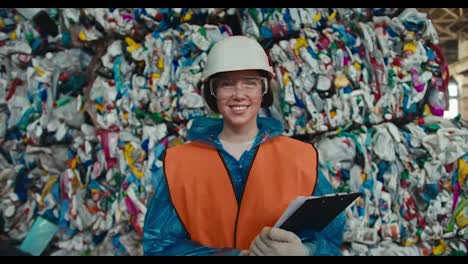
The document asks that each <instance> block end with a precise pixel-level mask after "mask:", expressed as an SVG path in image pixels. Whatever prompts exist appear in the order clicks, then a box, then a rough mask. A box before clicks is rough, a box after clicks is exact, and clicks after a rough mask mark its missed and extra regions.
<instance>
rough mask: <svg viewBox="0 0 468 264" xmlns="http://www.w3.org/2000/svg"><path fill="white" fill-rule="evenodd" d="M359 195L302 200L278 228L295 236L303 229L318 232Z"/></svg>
mask: <svg viewBox="0 0 468 264" xmlns="http://www.w3.org/2000/svg"><path fill="white" fill-rule="evenodd" d="M360 195H361V193H359V192H355V193H337V194H328V195H323V196H315V197H314V196H310V197H307V199H305V198H303V199H304V201H303V203H302V205H300V206H299V208H297V209H296V210H295V211H294V212H293V213H292V214H291V215H290V216H289V217H288V218H287V219H286V220H285V221H284V222H283V223H282V224H279V228H281V229H285V230H287V231H291V232H294V233H295V234H298V232H300V231H301V230H304V229H314V230H317V231H320V230H322V229H323V228H324V227H325V226H327V225H328V224H329V223H330V222H331V221H333V219H335V218H336V217H337V216H338V215H339V214H340V213H341V212H342V211H344V210H345V209H346V208H347V207H348V206H349V205H350V204H351V203H352V202H353V201H354V200H356V199H357V198H358V197H359V196H360ZM277 224H278V223H277Z"/></svg>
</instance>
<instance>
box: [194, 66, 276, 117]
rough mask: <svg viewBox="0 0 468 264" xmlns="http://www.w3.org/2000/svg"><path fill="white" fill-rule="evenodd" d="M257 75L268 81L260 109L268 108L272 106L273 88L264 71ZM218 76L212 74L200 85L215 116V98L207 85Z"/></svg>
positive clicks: (216, 107) (216, 109) (216, 106)
mask: <svg viewBox="0 0 468 264" xmlns="http://www.w3.org/2000/svg"><path fill="white" fill-rule="evenodd" d="M259 73H260V76H262V77H266V78H267V79H268V92H267V93H266V94H265V95H264V96H263V98H262V104H261V107H264V108H268V107H270V106H271V105H272V104H273V87H272V85H271V77H270V75H269V74H268V73H267V72H265V71H261V70H260V71H259ZM220 74H221V73H217V74H214V75H212V76H210V77H209V78H208V79H207V80H206V81H205V82H203V83H201V85H202V89H203V91H202V93H203V98H204V99H205V101H206V103H207V104H208V107H209V108H210V109H211V111H213V112H215V113H217V114H219V110H218V105H217V103H216V98H215V97H214V96H213V95H212V94H211V92H210V87H209V83H210V80H211V79H212V78H216V77H219V75H220Z"/></svg>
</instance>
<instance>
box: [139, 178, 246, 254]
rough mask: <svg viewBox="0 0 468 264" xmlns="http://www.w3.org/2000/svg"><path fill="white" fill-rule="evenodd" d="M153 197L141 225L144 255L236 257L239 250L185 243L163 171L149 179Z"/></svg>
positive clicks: (183, 230)
mask: <svg viewBox="0 0 468 264" xmlns="http://www.w3.org/2000/svg"><path fill="white" fill-rule="evenodd" d="M152 178H153V184H154V188H155V193H154V195H153V197H152V198H151V200H150V202H149V203H148V209H147V211H146V215H145V223H144V225H143V241H142V243H143V252H144V255H170V256H175V255H192V256H197V255H198V256H202V255H239V253H240V250H237V249H229V248H213V247H207V246H203V245H201V244H200V243H197V242H195V241H192V240H190V239H189V234H188V232H187V231H186V230H185V228H184V226H183V224H182V222H181V220H180V219H179V216H178V215H177V212H176V210H175V208H174V206H173V204H172V201H171V199H170V195H169V188H168V185H167V182H166V178H165V176H164V172H163V169H159V170H158V171H156V172H155V173H154V174H153V175H152Z"/></svg>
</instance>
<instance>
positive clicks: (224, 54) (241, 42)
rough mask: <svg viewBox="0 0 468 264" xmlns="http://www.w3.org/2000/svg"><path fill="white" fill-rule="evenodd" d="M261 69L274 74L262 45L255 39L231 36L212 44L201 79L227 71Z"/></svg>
mask: <svg viewBox="0 0 468 264" xmlns="http://www.w3.org/2000/svg"><path fill="white" fill-rule="evenodd" d="M241 70H263V71H266V72H268V73H269V74H271V75H274V73H273V68H272V67H271V66H270V63H269V62H268V56H267V54H266V52H265V50H264V49H263V47H262V46H261V45H260V43H258V42H257V41H256V40H255V39H252V38H249V37H246V36H231V37H227V38H225V39H222V40H220V41H219V42H217V43H216V44H214V45H213V47H212V48H211V50H210V52H209V53H208V58H207V62H206V65H205V69H204V71H203V74H202V81H206V79H208V78H209V77H210V76H211V75H214V74H216V73H220V72H227V71H241Z"/></svg>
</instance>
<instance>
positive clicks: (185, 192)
mask: <svg viewBox="0 0 468 264" xmlns="http://www.w3.org/2000/svg"><path fill="white" fill-rule="evenodd" d="M272 78H273V70H272V68H271V66H270V65H269V62H268V57H267V55H266V53H265V51H264V50H263V48H262V47H261V46H260V44H259V43H258V42H256V41H255V40H253V39H250V38H248V37H245V36H232V37H228V38H226V39H223V40H221V41H219V42H218V43H216V44H215V45H213V47H212V48H211V50H210V52H209V54H208V59H207V63H206V66H205V69H204V72H203V77H202V79H203V80H202V81H203V86H204V88H203V96H204V98H205V100H206V102H207V104H208V106H209V107H210V108H211V110H213V111H214V112H217V113H220V114H221V115H222V117H223V118H222V119H214V118H207V117H202V118H197V119H195V120H194V121H193V123H192V126H191V128H190V130H189V132H188V135H187V136H188V139H189V140H190V141H191V142H190V143H187V144H183V145H179V146H176V147H173V148H169V149H168V150H167V151H166V153H165V156H164V176H161V177H160V178H159V179H158V180H159V182H158V184H157V186H155V188H156V191H155V195H154V197H153V198H152V199H151V201H150V203H149V206H148V211H147V214H146V218H145V224H144V229H143V249H144V253H145V255H339V254H340V250H339V247H340V245H341V242H342V234H343V228H344V221H345V217H344V214H343V213H342V214H340V215H339V216H338V217H337V218H335V219H334V221H333V222H331V223H330V224H329V225H328V226H327V227H325V228H324V229H323V230H322V231H321V232H315V231H313V230H304V231H303V232H300V237H298V236H296V235H295V234H294V233H292V232H289V231H286V230H282V229H279V228H271V226H273V225H274V223H275V222H276V221H277V219H278V218H279V217H280V216H281V214H282V213H283V211H284V210H285V209H286V208H287V206H288V204H289V203H290V202H291V200H293V199H295V198H296V196H299V195H301V196H309V195H323V194H327V193H332V192H333V189H332V188H331V186H330V184H329V182H328V181H327V179H326V178H325V177H324V176H323V175H322V174H320V173H318V156H317V151H316V150H315V148H314V147H313V146H311V145H310V144H306V143H303V142H301V141H298V140H294V139H291V138H288V137H284V136H281V133H282V131H283V128H282V125H281V123H280V122H279V121H278V120H276V119H273V118H264V117H258V113H259V110H260V108H261V107H269V106H271V104H272V102H273V94H272V89H270V88H271V87H270V86H269V84H270V83H271V81H272ZM318 213H319V212H318Z"/></svg>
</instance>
